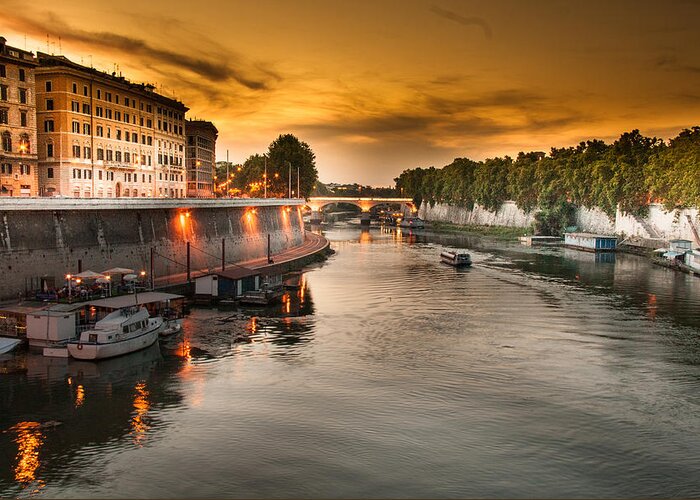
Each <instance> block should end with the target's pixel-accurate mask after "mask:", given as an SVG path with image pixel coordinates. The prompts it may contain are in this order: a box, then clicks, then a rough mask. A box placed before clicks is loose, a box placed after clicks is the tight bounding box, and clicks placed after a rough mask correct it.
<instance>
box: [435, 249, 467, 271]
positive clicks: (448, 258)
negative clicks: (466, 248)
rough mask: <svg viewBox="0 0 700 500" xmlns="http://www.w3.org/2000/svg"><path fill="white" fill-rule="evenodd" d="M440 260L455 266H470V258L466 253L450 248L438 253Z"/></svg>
mask: <svg viewBox="0 0 700 500" xmlns="http://www.w3.org/2000/svg"><path fill="white" fill-rule="evenodd" d="M440 260H441V261H442V262H444V263H445V264H449V265H451V266H455V267H462V266H471V265H472V258H471V256H470V255H469V254H468V253H457V252H453V251H451V250H445V251H444V252H442V253H441V254H440Z"/></svg>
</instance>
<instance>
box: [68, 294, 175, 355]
mask: <svg viewBox="0 0 700 500" xmlns="http://www.w3.org/2000/svg"><path fill="white" fill-rule="evenodd" d="M164 326H165V323H164V322H163V318H161V317H159V316H156V317H155V318H152V317H151V316H150V315H149V314H148V311H147V310H146V308H144V307H138V306H133V307H127V308H124V309H118V310H116V311H114V312H111V313H109V314H108V315H107V316H105V317H104V319H102V320H100V321H98V322H97V323H95V328H94V329H92V330H85V331H84V332H82V333H81V334H80V338H79V339H78V340H73V341H70V342H68V344H67V347H68V354H70V355H71V356H72V357H74V358H76V359H90V360H98V359H104V358H113V357H115V356H121V355H122V354H127V353H130V352H134V351H139V350H141V349H145V348H146V347H150V346H151V345H153V344H154V343H155V342H156V341H157V340H158V335H159V333H160V331H161V330H163V328H164Z"/></svg>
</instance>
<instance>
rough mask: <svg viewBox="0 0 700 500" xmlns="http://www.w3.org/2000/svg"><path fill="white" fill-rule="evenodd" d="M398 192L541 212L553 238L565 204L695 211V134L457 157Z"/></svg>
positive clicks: (699, 199)
mask: <svg viewBox="0 0 700 500" xmlns="http://www.w3.org/2000/svg"><path fill="white" fill-rule="evenodd" d="M394 181H395V182H396V188H397V189H398V190H399V191H400V192H401V193H402V194H403V196H410V197H412V198H413V200H414V202H415V203H417V204H421V203H422V202H423V201H426V202H428V203H431V204H434V203H438V202H444V203H450V204H454V205H459V206H465V207H468V208H471V207H472V206H473V204H474V203H479V204H480V205H482V206H484V207H485V208H487V209H491V210H497V209H498V208H499V207H500V206H501V204H502V203H503V202H504V201H505V200H513V201H515V202H516V203H517V205H518V206H519V207H520V208H522V209H523V210H526V211H530V210H533V209H535V208H540V209H543V210H544V211H545V213H543V214H542V216H541V221H540V222H539V223H540V224H541V228H542V229H543V230H546V231H549V232H552V231H553V232H554V233H556V232H558V231H559V228H560V227H564V226H566V225H568V224H566V223H565V222H564V220H565V219H566V218H567V217H568V216H567V213H568V210H569V209H568V208H566V209H564V207H568V206H571V204H575V205H579V206H585V207H589V208H593V207H597V208H599V209H601V210H603V211H604V212H605V213H607V214H608V216H609V217H611V218H613V217H615V212H616V210H617V208H618V207H619V208H620V209H621V210H622V211H623V212H626V213H631V214H634V215H641V214H644V212H645V211H646V210H648V205H649V203H650V201H661V202H663V203H664V205H665V206H666V207H667V208H668V209H673V208H680V207H687V206H700V127H693V128H692V129H690V130H683V131H682V132H681V133H680V134H679V135H678V137H676V138H674V139H672V140H671V141H670V142H669V144H668V145H666V144H664V142H663V141H662V140H660V139H657V138H655V137H654V138H652V137H645V136H643V135H642V134H640V133H639V130H633V131H631V132H626V133H624V134H622V135H621V136H620V137H619V138H618V139H617V140H616V141H615V142H614V143H612V144H606V143H605V142H603V141H601V140H597V139H593V140H589V141H585V142H581V143H580V144H579V145H578V146H576V147H568V148H552V150H551V151H550V152H549V154H547V155H546V154H545V153H543V152H540V151H532V152H529V153H525V152H521V153H519V154H518V156H517V157H516V158H515V160H513V159H511V158H509V157H507V156H506V157H503V158H489V159H486V160H484V161H480V162H476V161H473V160H470V159H467V158H456V159H455V160H454V161H453V162H452V163H450V164H449V165H446V166H445V167H443V168H442V169H436V168H435V167H430V168H427V169H426V168H415V169H409V170H404V171H403V172H402V173H401V175H400V176H399V177H397V178H396V179H394Z"/></svg>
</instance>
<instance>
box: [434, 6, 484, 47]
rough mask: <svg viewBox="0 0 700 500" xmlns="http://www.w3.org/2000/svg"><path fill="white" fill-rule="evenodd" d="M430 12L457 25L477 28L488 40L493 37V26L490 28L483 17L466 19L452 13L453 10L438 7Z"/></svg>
mask: <svg viewBox="0 0 700 500" xmlns="http://www.w3.org/2000/svg"><path fill="white" fill-rule="evenodd" d="M430 12H432V13H433V14H436V15H438V16H440V17H443V18H445V19H449V20H450V21H453V22H455V23H457V24H461V25H462V26H468V27H472V26H477V27H479V28H481V29H482V30H483V32H484V36H485V37H486V38H488V39H491V37H492V36H493V32H492V31H491V26H489V24H488V23H487V22H486V20H484V19H482V18H481V17H464V16H462V15H460V14H457V13H456V12H452V11H451V10H447V9H443V8H441V7H438V6H437V5H433V6H431V7H430Z"/></svg>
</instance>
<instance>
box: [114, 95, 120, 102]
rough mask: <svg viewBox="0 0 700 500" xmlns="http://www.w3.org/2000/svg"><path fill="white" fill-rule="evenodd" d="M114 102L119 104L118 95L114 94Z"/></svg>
mask: <svg viewBox="0 0 700 500" xmlns="http://www.w3.org/2000/svg"><path fill="white" fill-rule="evenodd" d="M114 102H116V103H117V104H119V95H118V94H115V95H114Z"/></svg>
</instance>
